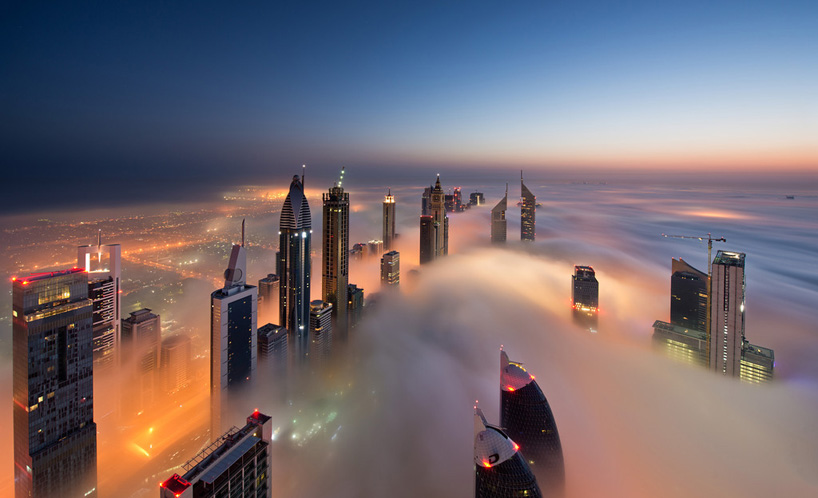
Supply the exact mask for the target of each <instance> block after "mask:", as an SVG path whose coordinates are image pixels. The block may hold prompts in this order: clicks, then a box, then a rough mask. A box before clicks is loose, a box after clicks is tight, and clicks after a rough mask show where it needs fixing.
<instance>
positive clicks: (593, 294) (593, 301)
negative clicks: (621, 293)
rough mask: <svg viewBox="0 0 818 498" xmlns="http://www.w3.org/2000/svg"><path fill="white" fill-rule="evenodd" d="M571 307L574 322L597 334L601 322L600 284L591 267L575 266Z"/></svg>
mask: <svg viewBox="0 0 818 498" xmlns="http://www.w3.org/2000/svg"><path fill="white" fill-rule="evenodd" d="M571 306H572V308H573V310H572V314H573V317H574V322H575V323H576V324H577V325H579V326H581V327H583V328H587V329H589V330H591V332H596V331H597V327H598V321H599V282H598V281H597V279H596V272H594V269H593V268H592V267H590V266H574V275H573V276H572V277H571Z"/></svg>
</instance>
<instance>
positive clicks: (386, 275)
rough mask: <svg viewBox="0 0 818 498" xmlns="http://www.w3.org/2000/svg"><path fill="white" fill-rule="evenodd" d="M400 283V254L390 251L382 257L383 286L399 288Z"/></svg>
mask: <svg viewBox="0 0 818 498" xmlns="http://www.w3.org/2000/svg"><path fill="white" fill-rule="evenodd" d="M399 283H400V253H399V252H398V251H389V252H387V253H385V254H384V255H383V257H381V285H382V286H384V287H392V286H397V285H398V284H399Z"/></svg>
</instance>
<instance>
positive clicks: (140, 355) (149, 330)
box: [119, 308, 162, 415]
mask: <svg viewBox="0 0 818 498" xmlns="http://www.w3.org/2000/svg"><path fill="white" fill-rule="evenodd" d="M121 338H122V340H121V341H120V355H119V356H120V371H121V372H122V374H123V375H125V376H126V378H127V379H128V389H127V390H126V391H125V392H123V393H122V408H123V411H124V412H125V413H126V414H128V415H136V414H137V413H140V412H143V411H144V410H146V409H148V408H149V407H150V406H151V405H153V402H154V400H155V399H156V398H157V397H158V396H159V394H160V393H158V392H157V390H158V389H159V384H160V382H159V353H160V347H161V342H162V322H161V319H160V317H159V315H157V314H154V313H151V310H149V309H148V308H143V309H141V310H138V311H134V312H132V313H131V314H130V316H128V317H127V318H123V319H122V331H121Z"/></svg>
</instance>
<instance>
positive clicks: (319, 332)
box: [310, 299, 333, 362]
mask: <svg viewBox="0 0 818 498" xmlns="http://www.w3.org/2000/svg"><path fill="white" fill-rule="evenodd" d="M332 334H333V331H332V304H330V303H327V302H324V301H321V300H320V299H316V300H315V301H312V302H311V303H310V357H311V359H312V360H311V361H321V362H323V361H326V360H327V359H329V357H330V355H331V354H332Z"/></svg>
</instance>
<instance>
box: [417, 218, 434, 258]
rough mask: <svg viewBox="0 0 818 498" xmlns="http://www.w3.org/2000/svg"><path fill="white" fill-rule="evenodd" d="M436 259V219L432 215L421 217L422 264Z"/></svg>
mask: <svg viewBox="0 0 818 498" xmlns="http://www.w3.org/2000/svg"><path fill="white" fill-rule="evenodd" d="M433 259H435V219H434V218H433V217H432V216H431V215H422V216H421V217H420V264H425V263H428V262H430V261H432V260H433Z"/></svg>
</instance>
